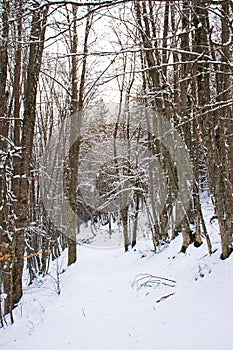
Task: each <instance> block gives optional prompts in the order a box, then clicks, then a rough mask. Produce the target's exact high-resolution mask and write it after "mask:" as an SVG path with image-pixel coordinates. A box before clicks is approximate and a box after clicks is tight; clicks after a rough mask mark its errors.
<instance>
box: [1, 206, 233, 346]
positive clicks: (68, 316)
mask: <svg viewBox="0 0 233 350" xmlns="http://www.w3.org/2000/svg"><path fill="white" fill-rule="evenodd" d="M208 209H210V208H208V206H207V207H206V215H207V217H208V216H209V214H210V212H209V213H208ZM210 230H211V240H212V244H213V248H214V249H217V250H216V252H215V253H214V254H213V255H212V256H209V255H208V254H207V246H206V243H205V242H204V244H203V245H202V246H201V247H200V248H198V249H197V248H194V247H193V246H190V247H189V249H188V251H187V253H186V254H179V253H178V252H179V249H180V247H181V238H180V237H178V238H177V239H176V240H174V241H173V242H172V243H171V244H170V245H169V246H168V247H164V249H163V250H162V251H161V252H160V253H159V254H154V253H153V252H152V251H151V242H150V241H148V240H141V241H140V242H139V244H138V245H137V249H136V251H130V252H128V253H124V252H123V249H120V248H116V249H105V250H101V249H91V248H88V247H79V252H78V255H79V256H78V263H77V264H75V265H73V266H71V267H69V268H66V267H65V266H66V261H65V259H64V258H62V257H61V258H60V259H59V261H58V265H57V266H56V263H55V264H54V270H53V271H52V272H51V275H49V276H47V277H46V278H44V279H40V280H37V281H35V282H34V284H33V285H31V286H27V287H25V294H24V297H23V299H22V301H21V303H20V305H19V306H18V307H17V308H16V309H15V311H14V317H15V323H14V325H13V326H9V327H6V328H4V329H0V348H2V349H6V350H8V349H9V350H22V349H23V350H29V349H30V350H31V349H33V350H41V349H43V350H47V349H56V350H60V349H61V350H63V349H71V350H84V349H86V350H120V349H122V350H128V349H135V350H139V349H140V350H142V349H146V350H154V349H160V350H171V349H172V350H175V349H177V350H198V349H205V350H217V349H218V350H219V349H221V348H223V349H224V350H232V349H233V269H232V260H233V257H230V258H229V259H227V260H226V261H221V260H220V258H219V256H220V252H221V249H220V239H219V236H218V231H217V230H218V229H217V225H215V224H212V225H210ZM56 268H58V269H59V271H60V272H62V270H63V269H64V268H65V269H66V271H65V273H61V274H60V288H61V294H60V295H59V296H58V294H57V284H56ZM142 274H149V275H153V276H158V277H164V278H167V279H169V280H173V281H174V282H170V281H166V280H163V279H160V278H153V279H151V283H145V282H148V278H147V277H148V276H144V279H141V280H140V277H143V275H142ZM135 278H136V279H135ZM136 281H138V283H136ZM167 284H170V286H169V285H167ZM166 296H168V297H167V298H166ZM163 297H165V298H163Z"/></svg>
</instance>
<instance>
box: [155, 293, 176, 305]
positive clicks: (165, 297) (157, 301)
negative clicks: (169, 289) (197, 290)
mask: <svg viewBox="0 0 233 350" xmlns="http://www.w3.org/2000/svg"><path fill="white" fill-rule="evenodd" d="M174 294H175V293H170V294H167V295H164V296H162V297H161V298H160V299H158V300H156V303H160V301H162V300H164V299H167V298H169V297H171V296H172V295H174Z"/></svg>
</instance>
